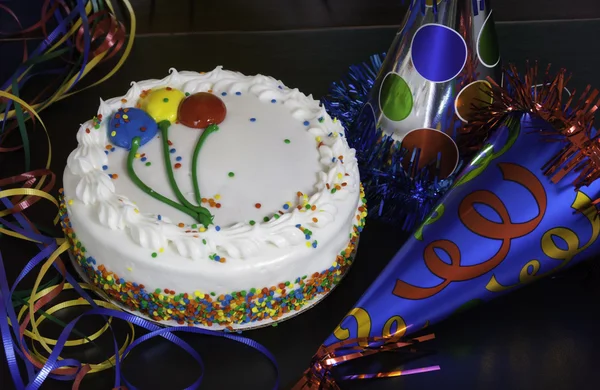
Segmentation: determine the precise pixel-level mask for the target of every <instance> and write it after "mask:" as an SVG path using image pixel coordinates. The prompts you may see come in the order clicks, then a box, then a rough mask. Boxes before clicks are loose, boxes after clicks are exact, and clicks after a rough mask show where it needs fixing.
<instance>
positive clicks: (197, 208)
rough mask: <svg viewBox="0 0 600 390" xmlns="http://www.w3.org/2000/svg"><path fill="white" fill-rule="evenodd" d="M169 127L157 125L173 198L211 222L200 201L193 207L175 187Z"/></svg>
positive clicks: (167, 122) (166, 123) (164, 122)
mask: <svg viewBox="0 0 600 390" xmlns="http://www.w3.org/2000/svg"><path fill="white" fill-rule="evenodd" d="M170 126H171V122H169V121H167V120H165V121H161V122H160V123H159V124H158V128H159V129H160V132H161V135H162V144H163V158H164V160H165V167H166V168H167V176H168V177H169V184H170V185H171V188H172V189H173V191H174V192H175V196H176V197H177V199H178V200H179V202H180V203H181V204H182V205H184V206H185V207H187V208H188V209H191V210H194V211H195V212H196V213H198V214H201V215H203V216H204V217H208V218H210V219H211V221H212V216H211V214H210V212H209V211H208V210H207V209H206V208H205V207H202V205H200V204H201V203H200V201H198V204H199V205H200V206H195V205H193V204H192V203H190V202H189V201H188V200H187V199H186V198H185V196H184V195H183V193H182V192H181V190H180V189H179V186H178V185H177V181H176V180H175V174H174V173H173V165H172V164H171V158H170V153H169V127H170ZM200 223H202V224H204V222H202V221H200ZM205 227H207V225H205Z"/></svg>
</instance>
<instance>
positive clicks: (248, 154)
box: [60, 67, 366, 330]
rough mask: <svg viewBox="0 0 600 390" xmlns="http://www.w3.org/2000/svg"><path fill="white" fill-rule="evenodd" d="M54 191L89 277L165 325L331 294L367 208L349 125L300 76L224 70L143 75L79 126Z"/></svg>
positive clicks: (276, 314) (217, 325)
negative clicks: (294, 80) (292, 81)
mask: <svg viewBox="0 0 600 390" xmlns="http://www.w3.org/2000/svg"><path fill="white" fill-rule="evenodd" d="M77 141H78V143H79V144H78V146H77V148H76V149H75V150H74V151H73V152H72V153H71V154H70V156H69V158H68V161H67V167H66V169H65V172H64V189H63V190H62V191H61V213H60V214H61V225H62V227H63V230H64V231H65V234H66V236H67V237H68V239H69V240H70V241H71V244H72V251H71V253H72V255H73V258H74V260H75V264H76V266H77V267H78V269H79V271H80V274H81V275H82V277H83V278H84V279H87V280H88V281H89V282H90V283H91V284H93V285H94V286H96V287H97V290H98V291H102V293H103V294H105V295H106V297H108V298H109V299H111V300H112V301H113V302H115V303H116V304H118V305H119V306H121V307H123V308H124V309H126V310H129V311H133V312H135V313H136V314H138V315H141V316H144V317H146V318H150V319H152V320H154V321H157V322H161V323H164V324H166V325H177V324H187V325H193V326H201V327H211V329H224V328H226V329H230V330H231V329H242V328H249V327H257V326H262V325H267V324H271V323H273V322H277V321H280V320H283V319H285V318H287V317H290V316H292V315H294V314H297V313H299V312H300V311H302V310H304V309H306V308H308V307H310V306H311V305H313V304H314V303H316V302H317V301H318V300H320V299H321V298H323V297H324V296H325V295H326V294H327V293H328V292H330V291H331V290H332V289H333V288H334V287H335V286H336V284H337V283H338V282H339V281H340V279H341V278H342V277H343V276H344V274H345V272H346V271H347V269H348V267H349V265H350V264H351V263H352V261H353V256H354V254H355V250H356V246H357V243H358V236H359V234H360V231H361V230H362V227H363V225H364V220H365V217H366V212H365V205H364V197H363V193H362V188H361V185H360V178H359V172H358V167H357V162H356V158H355V155H354V150H353V149H351V148H350V147H349V146H348V143H347V141H346V138H345V136H344V129H343V127H342V126H341V124H340V123H339V122H338V121H337V120H336V119H334V118H331V117H330V116H329V115H328V114H327V112H326V111H325V109H324V108H323V107H322V106H321V105H320V104H319V102H318V101H316V100H314V99H313V98H312V96H306V95H304V94H303V93H301V92H300V91H299V90H298V89H291V88H288V87H286V86H285V85H283V84H282V83H281V82H280V81H278V80H275V79H274V78H271V77H267V76H263V75H256V76H245V75H242V74H240V73H237V72H231V71H227V70H223V69H222V68H221V67H218V68H216V69H215V70H213V71H212V72H208V73H197V72H177V71H176V70H174V69H171V71H170V75H169V76H168V77H166V78H164V79H162V80H146V81H141V82H134V83H132V84H131V88H130V89H129V91H128V92H127V93H126V94H125V95H124V96H122V97H117V98H112V99H110V100H106V101H102V100H101V101H100V108H99V110H98V113H97V115H96V116H94V117H93V118H92V119H91V120H89V121H87V122H85V123H84V124H82V125H81V127H80V129H79V131H78V133H77Z"/></svg>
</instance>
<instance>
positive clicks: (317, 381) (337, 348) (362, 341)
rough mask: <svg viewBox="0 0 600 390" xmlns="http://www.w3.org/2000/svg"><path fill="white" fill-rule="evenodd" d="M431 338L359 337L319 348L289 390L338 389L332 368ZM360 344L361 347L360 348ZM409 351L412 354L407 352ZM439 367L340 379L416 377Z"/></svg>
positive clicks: (430, 335)
mask: <svg viewBox="0 0 600 390" xmlns="http://www.w3.org/2000/svg"><path fill="white" fill-rule="evenodd" d="M434 338H435V335H433V334H429V335H426V336H421V337H416V338H413V339H406V340H403V341H398V340H397V338H394V337H359V338H355V339H349V340H344V341H340V342H338V343H335V344H332V345H330V346H328V347H325V346H321V347H320V348H319V350H318V351H317V353H316V354H315V356H313V358H312V360H311V364H310V367H309V368H308V369H307V370H306V371H304V373H303V374H302V378H301V379H300V381H298V383H296V385H294V387H293V388H292V390H311V389H319V390H339V389H340V387H339V386H338V384H337V383H336V381H335V379H334V378H333V375H332V373H331V370H332V368H333V367H335V366H337V365H340V364H343V363H346V362H349V361H352V360H355V359H359V358H361V357H365V356H370V355H374V354H376V353H380V352H386V351H397V350H399V349H401V348H407V347H416V346H417V344H420V343H423V342H425V341H429V340H433V339H434ZM361 345H365V346H364V347H363V346H361ZM411 352H415V351H414V350H413V349H411ZM439 369H440V367H439V366H429V367H422V368H417V369H411V370H397V371H392V372H380V373H374V374H359V375H349V376H345V377H343V378H341V379H342V380H353V379H371V378H392V377H398V376H403V375H412V374H420V373H424V372H429V371H436V370H439Z"/></svg>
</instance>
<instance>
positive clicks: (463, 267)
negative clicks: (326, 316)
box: [325, 68, 600, 345]
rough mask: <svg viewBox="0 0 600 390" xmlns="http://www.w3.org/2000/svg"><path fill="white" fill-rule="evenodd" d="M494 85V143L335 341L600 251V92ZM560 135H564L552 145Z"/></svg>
mask: <svg viewBox="0 0 600 390" xmlns="http://www.w3.org/2000/svg"><path fill="white" fill-rule="evenodd" d="M535 74H536V71H535V70H528V72H527V75H526V77H525V81H520V80H522V79H519V78H518V76H515V69H514V68H513V69H512V70H511V71H509V72H507V73H506V74H505V78H512V77H514V79H512V80H511V81H509V84H510V83H512V84H510V85H509V86H508V87H509V88H507V89H502V88H500V87H499V86H498V85H494V89H495V92H494V93H493V94H492V96H493V98H494V103H493V107H492V108H491V109H489V110H483V111H480V115H479V117H478V119H477V121H478V122H479V123H480V125H481V126H493V128H494V129H495V130H494V131H493V133H492V136H491V137H490V138H489V139H488V140H487V141H486V142H485V144H484V147H483V149H482V150H481V151H480V152H479V154H478V155H477V156H476V157H475V158H474V159H473V160H472V161H471V162H470V164H469V165H468V167H467V168H466V169H465V170H464V172H461V175H460V177H458V179H457V181H456V182H455V184H454V186H453V187H452V189H450V191H449V192H448V193H447V194H446V195H445V196H444V197H443V198H442V200H441V202H439V203H438V204H437V206H436V207H435V209H434V211H433V213H432V214H430V215H429V217H428V218H427V219H426V220H425V222H424V223H423V224H422V225H421V226H420V227H419V228H418V229H417V230H416V231H415V232H414V234H412V236H411V237H410V238H409V240H408V241H407V242H406V243H405V244H404V246H403V247H402V248H401V249H400V251H399V252H398V253H397V254H396V256H395V257H394V258H393V259H392V260H391V261H390V263H389V264H388V266H387V267H386V268H385V269H384V270H383V272H382V273H381V274H380V275H379V277H378V278H377V279H376V280H375V282H374V283H373V284H372V285H371V286H370V287H369V289H368V290H367V291H366V292H365V293H364V294H363V296H362V297H361V298H360V300H359V301H358V302H357V303H356V304H355V306H354V308H353V309H352V310H351V311H350V312H349V313H348V314H347V316H346V317H345V318H344V319H343V320H342V321H341V323H340V325H339V326H338V327H337V328H336V329H335V330H334V332H333V333H332V334H331V335H330V337H329V338H328V339H327V340H326V342H325V345H330V344H332V343H335V342H337V341H340V340H347V339H354V338H358V337H373V336H386V337H397V338H400V337H402V336H404V335H406V334H410V333H412V332H415V331H418V330H420V329H423V328H424V327H426V326H427V325H429V324H433V323H435V322H438V321H440V320H443V319H444V318H446V317H448V316H450V315H452V314H453V313H455V312H456V311H458V310H460V309H463V308H464V307H465V306H468V305H472V304H473V303H481V302H485V301H488V300H491V299H493V298H495V297H498V296H500V295H502V294H504V293H507V292H510V291H513V290H515V289H517V288H519V287H521V286H523V285H525V284H527V283H529V282H532V281H535V280H537V279H540V278H542V277H544V276H547V275H550V274H552V273H554V272H557V271H560V270H563V269H565V268H567V267H570V266H572V265H574V264H576V263H578V262H580V261H583V260H585V259H587V258H590V257H594V256H597V255H598V254H600V240H598V236H599V235H600V217H599V216H598V212H597V209H596V207H595V205H594V201H595V200H596V199H597V198H598V197H599V196H600V180H597V179H598V177H600V149H599V148H598V139H597V138H596V131H595V130H594V129H593V128H592V127H591V124H592V123H593V119H594V117H593V113H594V111H595V109H596V107H597V106H598V102H597V101H598V98H597V97H598V92H597V91H593V92H591V93H589V90H588V91H586V92H588V93H589V95H588V94H587V93H586V96H584V97H583V98H581V99H580V100H579V103H574V102H575V100H572V99H573V98H569V97H566V98H564V99H563V97H562V95H563V94H562V91H563V87H564V81H565V77H564V72H563V73H561V74H560V75H559V76H558V77H557V78H556V79H554V81H548V82H545V83H544V84H543V86H542V87H540V88H538V87H535V85H536V83H535V81H534V78H535V77H534V76H535ZM551 141H554V142H551Z"/></svg>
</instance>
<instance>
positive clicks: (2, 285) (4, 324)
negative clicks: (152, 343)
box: [0, 189, 279, 390]
mask: <svg viewBox="0 0 600 390" xmlns="http://www.w3.org/2000/svg"><path fill="white" fill-rule="evenodd" d="M0 190H1V189H0ZM2 202H3V203H4V205H5V207H6V208H7V209H10V208H12V207H13V205H12V204H11V202H10V201H9V200H7V199H2ZM14 217H15V219H16V220H17V222H18V224H19V225H20V226H17V225H15V224H13V223H11V222H9V221H6V220H4V219H2V218H0V223H2V224H3V225H4V226H6V227H7V228H9V229H11V230H13V231H15V232H17V233H20V234H22V235H24V236H26V237H28V238H31V239H35V240H38V241H40V242H42V244H38V247H39V248H40V252H39V253H38V254H37V255H36V256H34V257H33V258H32V259H31V260H30V261H29V262H28V263H27V265H26V266H25V267H24V268H23V270H22V271H21V273H20V274H19V276H18V277H17V279H16V281H15V283H14V284H13V286H12V287H11V288H10V289H9V288H8V280H7V277H6V272H5V268H4V263H3V259H2V254H1V252H0V333H1V335H2V345H3V348H4V352H5V355H6V361H7V364H8V368H9V372H10V373H11V376H12V379H13V383H14V384H15V386H16V389H17V390H36V389H39V388H40V386H41V385H42V384H43V383H44V381H45V380H46V379H47V378H48V377H50V378H53V379H59V380H72V379H74V378H75V375H72V376H64V375H63V376H55V375H52V374H51V372H52V371H53V370H55V369H58V368H61V367H77V368H79V369H81V367H82V364H81V362H79V361H77V360H76V359H62V360H60V361H59V360H58V357H59V355H60V353H61V351H62V349H63V348H64V346H65V343H66V341H67V339H68V337H69V335H70V334H71V332H72V330H73V328H74V327H75V325H76V323H77V322H78V321H79V320H80V319H81V318H83V317H84V316H89V315H100V316H103V317H104V319H105V320H106V318H107V317H115V318H119V319H122V320H124V321H127V322H130V323H132V324H134V325H137V326H139V327H142V328H144V329H146V330H149V331H150V333H148V334H146V335H144V336H142V337H140V338H138V339H137V340H135V341H134V342H133V343H132V344H130V345H129V346H128V347H127V348H126V350H125V351H124V353H123V356H127V354H128V353H129V352H130V351H131V350H132V349H133V348H135V347H136V346H137V345H139V344H141V343H142V342H144V341H147V340H149V339H151V338H153V337H163V338H165V339H167V340H169V341H171V342H172V343H174V344H175V345H177V346H178V347H180V348H182V349H183V350H185V351H186V352H187V353H188V354H190V355H191V356H192V357H193V358H194V359H195V360H196V361H197V362H198V364H199V365H200V367H201V368H202V371H204V364H203V361H202V358H201V356H200V355H199V354H198V353H197V352H196V351H195V350H194V349H193V348H192V347H191V346H190V345H189V344H188V343H186V342H185V341H183V340H182V339H180V338H179V337H177V336H176V335H175V334H174V333H176V332H185V333H197V334H202V335H208V336H216V337H223V338H226V339H229V340H233V341H236V342H239V343H242V344H244V345H247V346H249V347H251V348H253V349H255V350H257V351H258V352H260V353H261V354H263V355H264V356H265V357H267V358H268V359H269V361H270V362H271V363H272V364H273V367H274V368H275V374H276V380H275V385H274V387H273V388H274V389H277V388H279V369H278V366H277V362H276V360H275V357H274V356H273V355H272V354H271V353H270V352H269V351H268V350H267V349H266V348H265V347H264V346H262V345H261V344H259V343H258V342H256V341H254V340H252V339H249V338H247V337H243V336H239V335H236V334H231V333H226V332H216V331H210V330H205V329H201V328H194V327H188V326H181V327H171V328H163V327H160V326H158V325H156V324H154V323H152V322H150V321H147V320H145V319H142V318H140V317H137V316H135V315H133V314H129V313H125V312H122V311H119V310H112V309H105V308H102V307H99V306H98V305H97V304H96V303H95V302H94V301H93V299H92V298H91V297H90V296H89V295H88V294H87V293H86V292H85V291H84V290H83V289H82V288H81V286H79V285H78V283H77V281H76V280H75V278H73V276H72V275H70V274H69V273H68V272H66V273H65V275H64V276H65V278H66V280H67V282H69V283H70V284H71V285H73V287H74V288H75V290H76V291H78V292H79V294H80V295H81V296H82V297H83V298H84V299H85V300H86V301H87V302H88V303H89V304H90V305H91V306H92V310H90V311H88V312H86V313H84V314H82V315H80V316H79V317H77V318H75V319H74V320H72V321H71V322H69V323H68V324H67V326H66V327H65V329H63V331H62V332H61V334H60V337H59V338H58V340H57V343H56V345H55V347H54V349H53V350H52V353H51V354H50V356H49V357H48V360H47V361H46V363H45V364H44V366H43V367H42V368H41V369H39V370H38V369H37V368H35V367H34V366H33V365H32V364H31V363H30V362H29V361H28V360H27V359H26V358H25V357H24V355H23V353H22V352H21V351H20V348H19V347H22V348H23V349H25V350H26V351H28V348H27V345H26V343H25V340H23V339H19V332H18V321H17V316H16V313H15V310H14V307H13V306H12V294H13V293H14V291H15V288H16V286H17V285H18V283H19V282H20V281H21V280H23V278H25V276H27V275H28V274H29V273H30V272H31V271H32V270H33V269H34V268H35V267H36V266H37V265H39V264H40V263H41V262H42V261H43V260H45V259H47V258H48V257H49V256H50V255H51V254H52V253H53V252H54V251H55V250H56V249H57V247H58V246H57V244H56V241H55V240H54V239H53V238H52V237H47V236H44V235H41V234H38V233H35V232H34V231H33V229H32V228H31V226H29V224H28V223H27V221H26V220H25V218H23V216H22V215H21V214H20V213H16V214H14ZM8 319H10V322H11V323H12V324H13V326H12V331H13V332H12V333H14V338H15V339H16V341H15V340H14V339H13V336H12V335H11V326H10V325H9V323H8ZM111 330H112V327H111ZM113 344H114V349H115V386H114V387H115V388H118V387H120V386H121V381H122V382H123V383H125V385H126V386H127V387H128V388H129V389H131V390H135V389H136V387H135V386H133V385H132V384H131V383H129V382H128V381H127V380H126V379H125V378H124V377H122V375H121V367H120V360H119V347H118V344H117V341H116V338H114V337H113ZM17 357H19V358H21V360H22V361H23V362H24V364H25V367H26V370H27V373H28V376H29V384H28V385H25V384H24V383H23V380H22V378H21V374H20V371H19V366H18V359H17ZM202 378H203V373H202V374H201V375H200V376H199V377H198V379H197V380H196V381H195V382H194V383H193V384H192V385H190V386H189V387H187V388H186V390H187V389H189V390H192V389H197V388H198V387H199V386H200V384H201V382H202Z"/></svg>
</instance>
